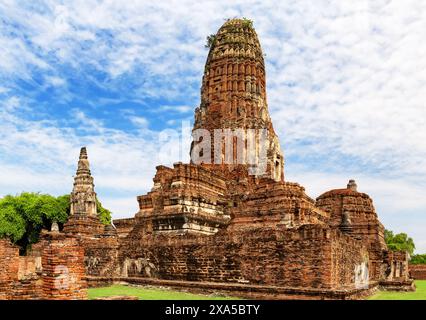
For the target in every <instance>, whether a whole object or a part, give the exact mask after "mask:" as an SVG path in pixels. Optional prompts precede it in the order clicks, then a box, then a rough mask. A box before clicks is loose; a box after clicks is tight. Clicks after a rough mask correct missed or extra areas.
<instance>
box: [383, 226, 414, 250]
mask: <svg viewBox="0 0 426 320" xmlns="http://www.w3.org/2000/svg"><path fill="white" fill-rule="evenodd" d="M385 241H386V244H387V245H388V248H389V249H390V250H395V251H408V253H409V254H410V255H412V254H413V252H414V249H415V248H416V246H415V244H414V241H413V239H412V238H410V237H408V235H407V234H406V233H398V234H394V233H393V232H392V231H390V230H385Z"/></svg>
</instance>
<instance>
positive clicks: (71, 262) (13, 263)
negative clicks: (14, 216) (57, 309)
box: [0, 233, 87, 300]
mask: <svg viewBox="0 0 426 320" xmlns="http://www.w3.org/2000/svg"><path fill="white" fill-rule="evenodd" d="M83 259H84V255H83V248H82V247H81V244H80V243H79V242H78V240H77V239H75V238H70V237H66V236H65V235H64V234H60V233H57V234H54V233H44V234H43V235H42V240H41V241H40V242H39V243H37V244H35V245H34V246H33V250H32V251H30V252H29V253H28V254H27V255H26V256H19V248H18V247H17V246H14V245H12V244H11V243H10V242H9V241H8V240H0V299H7V300H40V299H86V298H87V292H86V288H87V285H86V283H85V281H84V280H83V278H84V276H85V274H84V263H83Z"/></svg>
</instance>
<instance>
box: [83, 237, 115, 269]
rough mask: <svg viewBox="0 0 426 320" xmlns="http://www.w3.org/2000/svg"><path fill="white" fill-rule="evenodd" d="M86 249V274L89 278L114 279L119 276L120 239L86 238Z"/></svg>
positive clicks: (84, 242) (84, 246) (84, 240)
mask: <svg viewBox="0 0 426 320" xmlns="http://www.w3.org/2000/svg"><path fill="white" fill-rule="evenodd" d="M81 243H82V247H83V248H84V264H85V273H86V275H89V276H102V277H114V276H117V275H119V268H118V260H117V259H118V237H102V238H86V239H82V240H81Z"/></svg>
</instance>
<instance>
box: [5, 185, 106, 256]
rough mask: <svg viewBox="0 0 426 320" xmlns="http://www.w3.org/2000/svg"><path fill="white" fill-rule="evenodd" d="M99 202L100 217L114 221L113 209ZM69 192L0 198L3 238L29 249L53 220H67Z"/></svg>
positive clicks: (60, 223) (25, 193) (102, 219)
mask: <svg viewBox="0 0 426 320" xmlns="http://www.w3.org/2000/svg"><path fill="white" fill-rule="evenodd" d="M96 201H97V207H98V210H97V212H98V215H99V219H100V220H101V222H102V223H104V224H110V223H111V211H109V210H108V209H105V208H104V207H103V206H102V204H101V203H100V202H99V201H98V200H96ZM69 214H70V195H63V196H59V197H53V196H51V195H48V194H40V193H31V192H22V193H21V194H20V195H16V196H11V195H7V196H5V197H4V198H2V199H0V238H9V239H11V240H12V242H14V243H16V244H17V245H19V246H20V247H21V248H22V251H26V250H27V249H28V247H29V246H31V244H33V243H36V242H37V241H38V240H39V236H40V232H41V230H42V229H50V227H51V225H52V223H53V222H54V221H56V222H58V224H59V226H60V227H62V226H63V224H64V223H65V222H66V221H67V220H68V216H69Z"/></svg>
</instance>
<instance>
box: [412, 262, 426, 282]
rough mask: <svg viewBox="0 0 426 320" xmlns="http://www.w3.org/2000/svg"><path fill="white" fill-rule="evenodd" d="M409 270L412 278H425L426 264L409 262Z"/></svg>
mask: <svg viewBox="0 0 426 320" xmlns="http://www.w3.org/2000/svg"><path fill="white" fill-rule="evenodd" d="M409 270H410V276H411V278H413V279H414V280H426V264H410V265H409Z"/></svg>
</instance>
